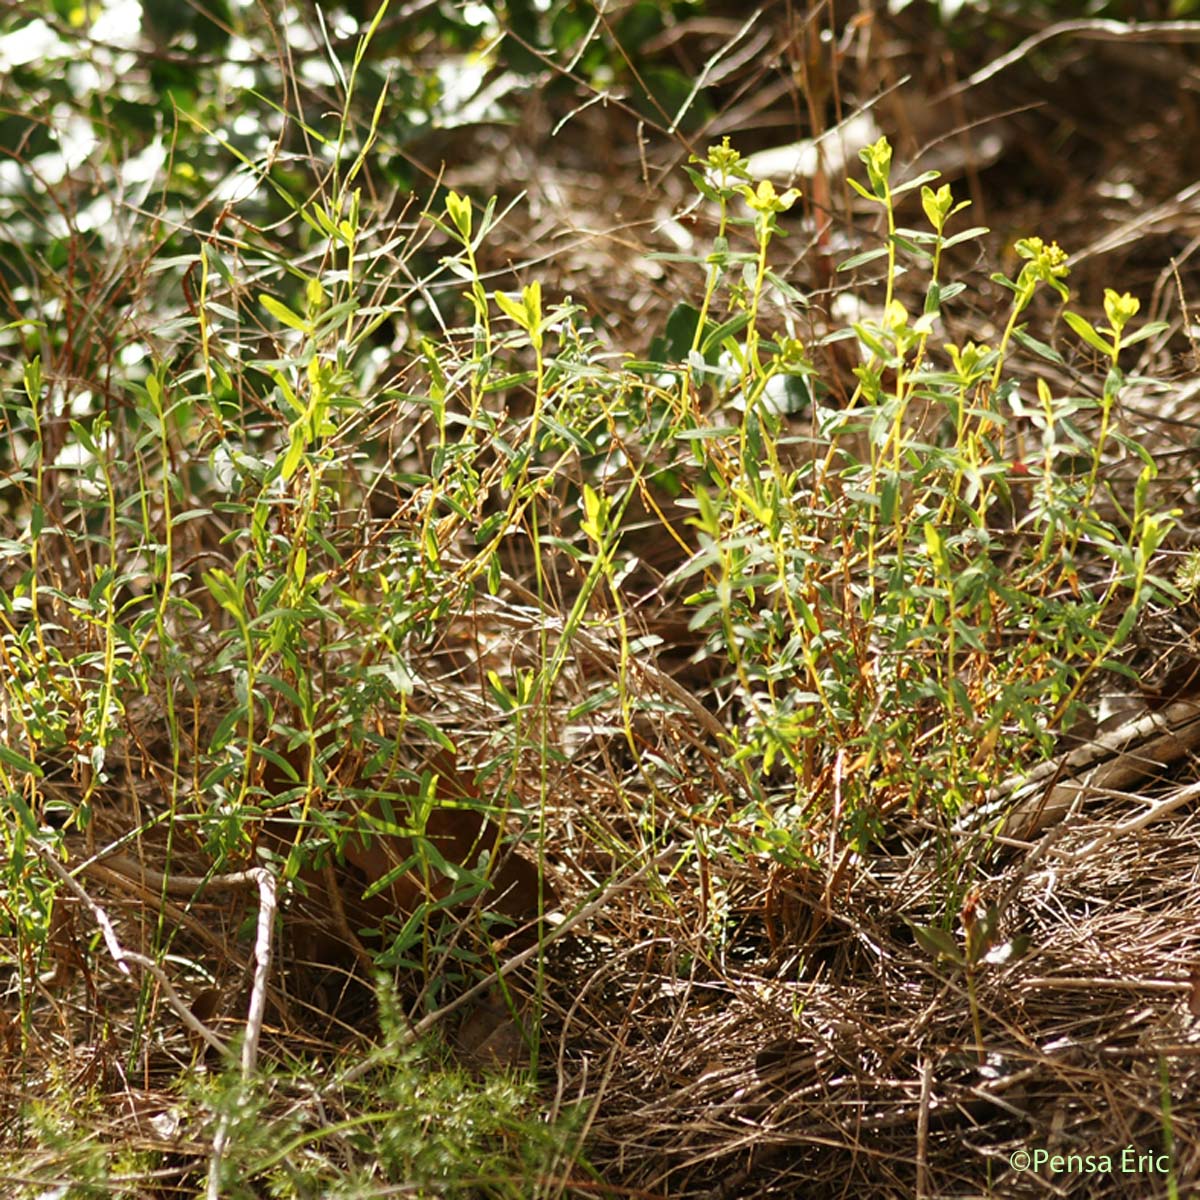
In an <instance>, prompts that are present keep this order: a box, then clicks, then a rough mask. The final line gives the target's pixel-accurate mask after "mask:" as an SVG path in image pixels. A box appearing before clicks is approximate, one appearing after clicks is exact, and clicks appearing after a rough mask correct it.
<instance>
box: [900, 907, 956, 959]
mask: <svg viewBox="0 0 1200 1200" xmlns="http://www.w3.org/2000/svg"><path fill="white" fill-rule="evenodd" d="M903 920H904V923H905V925H907V926H908V927H909V929H911V930H912V931H913V937H915V938H916V939H917V945H919V946H920V947H921V949H922V950H924V951H925V953H926V954H928V955H929V956H930V957H931V958H934V959H939V958H945V959H948V960H949V961H950V962H952V963H955V964H956V965H958V966H960V967H961V966H963V965H964V959H963V955H962V950H961V949H960V948H959V945H958V943H957V942H956V941H955V940H954V936H953V934H950V933H948V932H947V931H946V930H945V929H939V928H938V927H937V926H936V925H918V924H917V923H916V922H915V921H910V920H909V919H908V918H907V917H904V918H903Z"/></svg>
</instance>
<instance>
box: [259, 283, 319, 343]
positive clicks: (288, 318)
mask: <svg viewBox="0 0 1200 1200" xmlns="http://www.w3.org/2000/svg"><path fill="white" fill-rule="evenodd" d="M258 302H259V304H261V305H262V306H263V308H265V309H266V310H267V312H269V313H270V314H271V316H273V317H274V318H275V319H276V320H277V321H279V322H281V323H282V324H284V325H287V326H289V327H290V328H291V329H298V330H299V331H300V332H301V333H310V332H311V331H312V326H311V325H310V324H309V323H308V322H307V321H306V320H305V319H304V318H303V317H302V316H300V315H299V314H298V313H294V312H292V310H291V309H290V308H288V306H287V305H286V304H284V303H283V301H281V300H276V299H275V297H274V296H268V295H267V293H266V292H259V294H258Z"/></svg>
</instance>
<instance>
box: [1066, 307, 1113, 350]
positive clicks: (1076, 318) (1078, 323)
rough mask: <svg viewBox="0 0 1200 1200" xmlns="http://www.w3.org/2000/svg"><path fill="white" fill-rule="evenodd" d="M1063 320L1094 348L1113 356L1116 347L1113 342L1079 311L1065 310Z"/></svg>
mask: <svg viewBox="0 0 1200 1200" xmlns="http://www.w3.org/2000/svg"><path fill="white" fill-rule="evenodd" d="M1063 320H1064V321H1066V323H1067V324H1068V325H1070V327H1071V328H1072V329H1073V330H1074V331H1075V333H1076V334H1078V335H1079V337H1081V338H1082V339H1083V340H1084V341H1085V342H1087V344H1088V345H1089V346H1091V347H1092V349H1093V350H1099V351H1100V353H1101V354H1103V355H1104V357H1105V358H1112V357H1113V354H1114V353H1115V350H1116V348H1115V347H1114V346H1113V344H1112V343H1111V342H1106V341H1105V340H1104V339H1103V338H1102V337H1101V336H1100V334H1099V333H1097V332H1096V329H1095V327H1094V326H1093V325H1092V323H1091V322H1090V321H1088V320H1086V319H1085V318H1083V317H1081V316H1080V315H1079V314H1078V313H1073V312H1064V313H1063Z"/></svg>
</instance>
